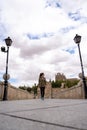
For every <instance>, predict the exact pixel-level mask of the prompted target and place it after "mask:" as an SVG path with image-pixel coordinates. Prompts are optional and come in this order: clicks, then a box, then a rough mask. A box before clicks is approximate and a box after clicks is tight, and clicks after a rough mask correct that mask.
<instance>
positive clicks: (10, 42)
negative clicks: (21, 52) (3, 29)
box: [1, 37, 12, 101]
mask: <svg viewBox="0 0 87 130" xmlns="http://www.w3.org/2000/svg"><path fill="white" fill-rule="evenodd" d="M5 43H6V45H7V50H6V49H5V47H4V46H2V47H1V51H2V52H6V53H7V58H6V72H5V74H4V76H3V78H4V94H3V101H4V100H7V87H8V79H9V78H10V77H9V74H8V56H9V46H11V44H12V40H11V39H10V37H8V38H6V39H5Z"/></svg>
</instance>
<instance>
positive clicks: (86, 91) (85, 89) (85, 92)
mask: <svg viewBox="0 0 87 130" xmlns="http://www.w3.org/2000/svg"><path fill="white" fill-rule="evenodd" d="M74 42H75V43H76V44H77V45H78V50H79V57H80V63H81V70H82V80H83V86H84V94H85V98H87V86H86V79H85V76H84V69H83V62H82V56H81V51H80V42H81V36H80V35H78V34H76V36H75V37H74Z"/></svg>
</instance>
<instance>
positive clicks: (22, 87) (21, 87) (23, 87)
mask: <svg viewBox="0 0 87 130" xmlns="http://www.w3.org/2000/svg"><path fill="white" fill-rule="evenodd" d="M19 88H20V89H23V90H26V89H27V88H26V86H25V85H24V86H19Z"/></svg>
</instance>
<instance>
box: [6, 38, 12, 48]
mask: <svg viewBox="0 0 87 130" xmlns="http://www.w3.org/2000/svg"><path fill="white" fill-rule="evenodd" d="M5 43H6V45H7V46H11V44H12V40H11V38H10V37H8V38H6V39H5Z"/></svg>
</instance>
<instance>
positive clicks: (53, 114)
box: [0, 99, 87, 130]
mask: <svg viewBox="0 0 87 130" xmlns="http://www.w3.org/2000/svg"><path fill="white" fill-rule="evenodd" d="M0 130H87V100H84V99H81V100H72V99H45V100H41V99H33V100H17V101H0Z"/></svg>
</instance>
